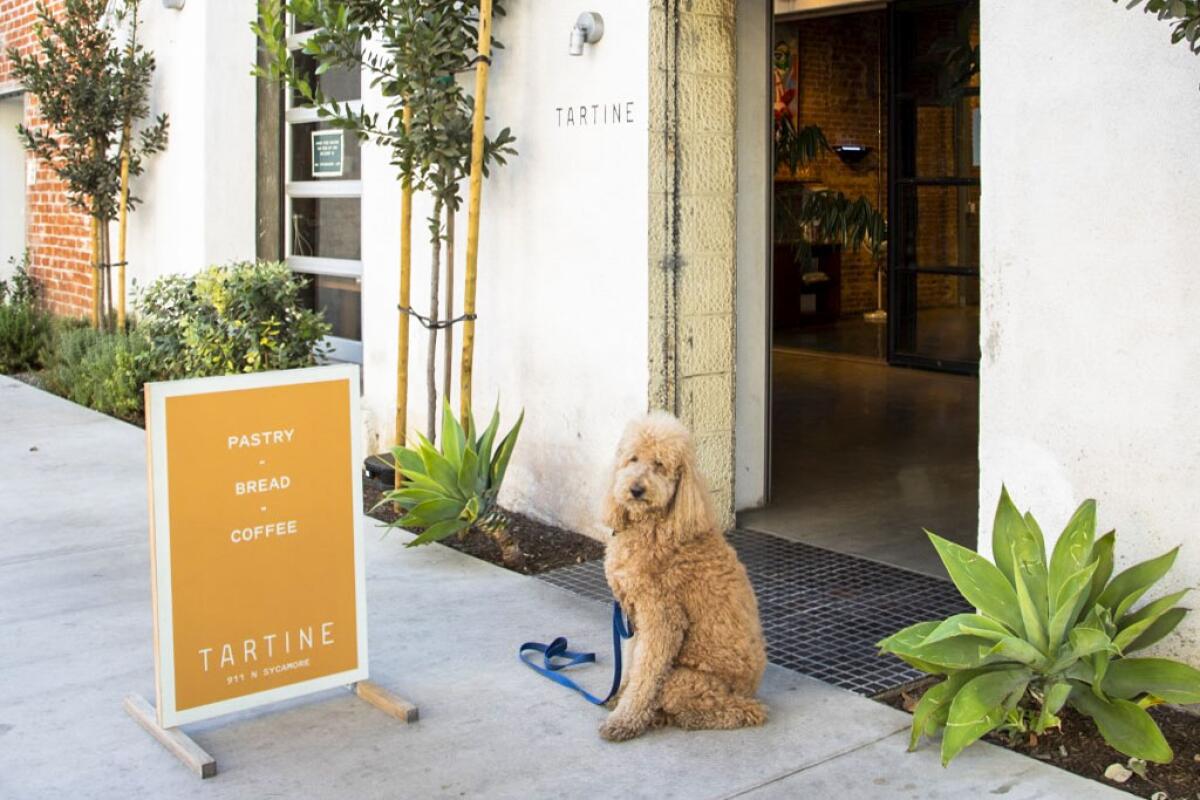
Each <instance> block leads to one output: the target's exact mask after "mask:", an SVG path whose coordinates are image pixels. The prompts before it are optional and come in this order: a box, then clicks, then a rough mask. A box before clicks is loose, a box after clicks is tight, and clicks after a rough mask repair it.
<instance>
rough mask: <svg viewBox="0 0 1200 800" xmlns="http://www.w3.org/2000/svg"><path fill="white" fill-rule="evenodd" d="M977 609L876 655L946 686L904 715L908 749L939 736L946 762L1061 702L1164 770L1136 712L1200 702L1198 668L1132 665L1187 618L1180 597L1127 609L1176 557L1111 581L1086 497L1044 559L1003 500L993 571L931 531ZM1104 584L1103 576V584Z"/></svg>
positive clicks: (1037, 539)
mask: <svg viewBox="0 0 1200 800" xmlns="http://www.w3.org/2000/svg"><path fill="white" fill-rule="evenodd" d="M926 533H927V534H928V535H929V538H930V540H931V541H932V542H933V545H934V547H935V548H937V551H938V555H940V556H941V559H942V563H943V564H945V565H946V570H947V572H949V573H950V578H951V579H952V580H953V581H954V584H955V586H957V587H958V590H959V591H960V592H961V593H962V596H963V597H964V598H966V600H967V602H969V603H971V604H972V605H973V606H975V607H976V609H977V612H976V613H974V614H956V615H954V616H952V617H950V618H948V619H945V620H935V621H932V622H922V623H919V624H917V625H913V626H911V627H909V628H905V629H904V630H902V631H900V632H898V633H896V634H894V635H892V636H890V637H888V638H887V639H884V640H883V641H882V642H880V643H879V645H878V646H879V648H880V649H881V650H882V651H883V652H885V653H892V654H893V655H896V656H899V657H900V658H901V659H903V660H904V661H906V662H907V663H909V664H911V665H912V666H914V667H916V668H917V669H919V670H921V671H923V672H926V673H929V674H932V675H944V676H945V678H946V679H945V680H944V681H943V682H941V683H939V684H937V685H935V686H933V687H932V688H930V689H929V690H928V691H927V692H926V693H925V695H924V696H923V697H922V698H921V701H920V703H919V704H918V705H917V707H916V709H914V712H913V724H912V737H911V740H910V744H909V749H910V750H912V749H914V748H915V747H916V746H917V743H918V742H919V741H920V738H921V736H922V734H924V735H927V736H930V737H932V736H934V735H936V734H937V733H938V732H939V731H942V730H944V733H943V735H942V765H943V766H945V765H946V764H949V763H950V761H951V760H952V759H953V758H954V757H955V756H957V755H958V754H959V753H960V752H962V750H963V749H964V748H965V747H967V746H968V745H970V744H971V743H973V742H974V741H975V740H977V739H979V738H980V737H981V736H983V735H985V734H987V733H989V732H990V731H994V730H998V731H1001V732H1007V733H1009V734H1011V735H1014V736H1015V735H1020V734H1023V733H1026V732H1028V731H1033V732H1034V733H1038V734H1041V733H1044V732H1045V731H1046V730H1047V729H1049V728H1054V727H1057V726H1058V725H1059V718H1058V716H1057V714H1058V713H1059V711H1060V710H1061V709H1062V708H1063V706H1064V705H1067V704H1069V705H1070V706H1071V707H1072V708H1074V709H1075V710H1076V711H1078V712H1080V713H1082V714H1085V715H1087V716H1089V717H1091V718H1092V719H1093V720H1094V721H1095V723H1096V725H1097V727H1098V728H1099V729H1100V733H1101V735H1102V736H1103V737H1104V739H1105V741H1107V742H1108V744H1109V745H1111V746H1112V747H1113V748H1115V749H1116V750H1119V751H1120V752H1122V753H1124V754H1125V755H1127V756H1130V757H1133V758H1140V759H1143V760H1145V761H1153V762H1157V763H1166V762H1168V761H1170V760H1171V759H1172V757H1173V754H1172V752H1171V748H1170V746H1169V745H1168V744H1167V741H1166V739H1165V738H1164V737H1163V735H1162V732H1161V731H1160V730H1159V728H1158V725H1157V724H1156V723H1155V722H1154V719H1153V718H1152V717H1151V716H1150V715H1149V714H1148V713H1147V712H1146V709H1147V708H1148V707H1150V706H1152V705H1155V704H1157V703H1161V702H1169V703H1197V702H1200V670H1196V669H1194V668H1192V667H1190V666H1188V665H1186V664H1182V663H1180V662H1178V661H1172V660H1170V659H1166V658H1131V657H1130V654H1132V653H1136V652H1137V651H1139V650H1143V649H1145V648H1147V647H1149V646H1150V645H1152V644H1154V643H1155V642H1158V641H1159V640H1161V639H1162V638H1163V637H1164V636H1166V635H1167V634H1169V633H1170V632H1171V631H1172V630H1173V629H1174V628H1175V626H1176V625H1178V624H1179V622H1180V620H1182V619H1183V618H1184V616H1185V615H1186V614H1187V609H1184V608H1180V607H1177V606H1176V603H1178V602H1179V601H1180V600H1181V599H1182V598H1183V596H1184V594H1186V593H1187V591H1188V590H1186V589H1185V590H1183V591H1180V592H1176V593H1174V594H1170V595H1167V596H1165V597H1161V598H1158V599H1155V600H1152V601H1150V602H1146V603H1143V604H1141V605H1140V606H1138V607H1137V608H1134V606H1135V604H1137V603H1138V601H1140V600H1141V599H1142V598H1143V596H1145V594H1146V593H1147V592H1148V591H1149V589H1150V587H1151V586H1153V585H1154V584H1155V583H1157V582H1158V580H1159V579H1160V578H1162V577H1163V576H1164V575H1165V574H1166V573H1167V571H1168V570H1169V569H1170V568H1171V565H1172V564H1173V563H1174V562H1175V556H1176V553H1177V552H1178V548H1175V549H1174V550H1171V551H1170V552H1168V553H1166V554H1164V555H1161V556H1159V557H1157V558H1153V559H1150V560H1149V561H1144V562H1142V563H1140V564H1136V565H1135V566H1132V567H1130V568H1129V569H1127V570H1125V571H1123V572H1121V573H1120V574H1118V575H1117V576H1116V577H1115V578H1114V577H1112V574H1113V546H1114V544H1115V542H1116V532H1115V531H1111V532H1109V533H1107V534H1105V535H1104V536H1101V537H1100V538H1098V539H1097V538H1096V536H1095V533H1096V503H1095V501H1094V500H1087V501H1085V502H1084V503H1083V504H1082V505H1080V506H1079V509H1078V510H1077V511H1076V512H1075V514H1074V516H1072V517H1071V519H1070V521H1069V522H1068V523H1067V526H1066V528H1065V529H1064V530H1063V532H1062V535H1061V536H1059V538H1058V542H1057V543H1056V544H1055V546H1054V552H1053V554H1052V555H1051V556H1050V559H1049V561H1047V559H1046V546H1045V540H1044V538H1043V536H1042V531H1041V529H1040V528H1039V527H1038V524H1037V521H1036V520H1035V519H1034V518H1033V515H1032V514H1029V513H1026V514H1024V515H1022V514H1021V513H1020V512H1019V511H1018V510H1017V507H1016V506H1015V505H1014V504H1013V501H1012V498H1010V497H1009V495H1008V491H1007V489H1005V490H1002V491H1001V493H1000V505H999V507H998V508H997V510H996V521H995V527H994V528H993V533H992V547H993V557H994V559H995V563H994V564H993V563H992V562H990V561H988V560H987V559H986V558H983V557H981V556H980V555H979V554H977V553H975V552H974V551H972V550H969V549H967V548H965V547H961V546H959V545H956V544H954V543H953V542H948V541H946V540H945V539H942V538H941V537H939V536H936V535H934V534H933V533H929V531H926ZM1110 579H1111V580H1110Z"/></svg>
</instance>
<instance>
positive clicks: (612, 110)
mask: <svg viewBox="0 0 1200 800" xmlns="http://www.w3.org/2000/svg"><path fill="white" fill-rule="evenodd" d="M554 113H555V118H556V120H557V123H558V124H557V127H559V128H600V127H605V126H609V127H612V126H614V125H633V124H634V101H632V100H619V101H616V102H608V103H578V104H571V105H566V106H555V108H554Z"/></svg>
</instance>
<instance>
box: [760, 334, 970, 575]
mask: <svg viewBox="0 0 1200 800" xmlns="http://www.w3.org/2000/svg"><path fill="white" fill-rule="evenodd" d="M774 373H775V374H774V381H775V384H774V393H773V427H772V438H773V448H772V460H771V461H772V463H771V483H772V498H771V503H770V504H769V505H768V506H767V507H765V508H762V509H756V510H753V511H748V512H743V513H742V514H740V515H739V518H738V524H739V526H741V527H743V528H749V529H752V530H758V531H763V532H766V533H772V534H775V535H778V536H783V537H785V538H789V539H794V540H796V541H802V542H807V543H809V544H812V545H816V546H818V547H824V548H828V549H831V550H836V551H838V552H842V553H848V554H850V555H857V556H863V557H866V558H870V559H874V560H878V561H882V562H885V563H888V564H893V565H896V566H900V567H905V568H908V569H913V570H917V571H920V572H924V573H926V574H930V575H939V576H945V572H944V570H943V568H942V565H941V562H940V561H939V559H938V557H937V554H936V552H935V551H934V549H933V547H932V546H931V545H930V543H929V540H928V538H927V537H926V536H925V534H924V533H923V532H922V528H928V529H929V530H931V531H933V532H934V533H937V534H938V535H940V536H943V537H945V538H947V539H950V540H951V541H955V542H958V543H959V544H963V545H967V546H971V547H973V546H974V545H975V542H976V536H977V525H978V517H977V508H978V492H979V489H978V485H979V463H978V458H977V442H978V425H979V423H978V420H979V392H978V385H979V384H978V379H976V378H974V377H966V376H960V375H950V374H944V373H937V372H928V371H920V370H913V369H904V368H900V367H889V366H887V365H886V364H883V363H878V364H876V363H870V362H865V361H848V360H844V359H834V358H827V357H822V356H816V355H806V354H802V353H796V352H792V351H786V350H779V349H777V350H776V351H775V352H774Z"/></svg>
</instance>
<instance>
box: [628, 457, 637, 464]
mask: <svg viewBox="0 0 1200 800" xmlns="http://www.w3.org/2000/svg"><path fill="white" fill-rule="evenodd" d="M629 463H630V464H636V463H637V456H630V457H629Z"/></svg>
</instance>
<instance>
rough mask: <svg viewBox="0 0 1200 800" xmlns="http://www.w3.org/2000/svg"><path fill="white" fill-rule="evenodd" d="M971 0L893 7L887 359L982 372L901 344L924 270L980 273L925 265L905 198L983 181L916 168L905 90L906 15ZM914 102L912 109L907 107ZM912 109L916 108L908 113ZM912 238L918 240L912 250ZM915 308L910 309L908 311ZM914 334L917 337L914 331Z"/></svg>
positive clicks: (904, 2) (907, 0) (918, 0)
mask: <svg viewBox="0 0 1200 800" xmlns="http://www.w3.org/2000/svg"><path fill="white" fill-rule="evenodd" d="M968 2H969V0H899V2H895V3H892V4H891V5H890V6H889V7H888V154H889V158H888V254H887V258H888V280H887V284H888V286H887V295H888V326H887V328H888V329H887V356H888V363H889V364H892V365H895V366H904V367H917V368H921V369H931V370H938V371H942V372H953V373H960V374H965V375H978V374H979V362H978V361H956V360H949V359H944V358H937V357H934V356H928V355H923V354H920V353H912V352H901V351H899V350H898V348H897V339H898V338H899V335H898V334H899V329H900V326H901V325H905V326H913V331H914V333H915V325H916V313H915V312H916V306H917V278H918V276H920V275H953V276H958V277H968V278H969V277H973V278H979V274H980V273H979V268H978V267H977V266H976V267H971V266H962V265H936V266H921V265H920V264H918V263H917V260H916V253H915V236H914V235H910V234H915V230H916V223H917V214H918V213H919V210H918V209H917V208H916V207H915V203H910V202H906V199H905V198H906V196H907V194H908V192H907V191H905V190H909V189H915V188H916V187H919V186H940V187H958V186H979V185H980V179H979V178H963V177H951V176H920V175H918V174H917V169H916V147H915V141H916V139H915V133H916V110H915V100H916V98H915V96H913V95H912V94H911V93H908V92H905V91H903V89H904V87H903V81H902V77H903V73H902V70H903V68H904V64H905V59H906V58H907V57H908V56H910V55H911V53H910V50H911V45H912V43H913V42H912V37H910V36H907V35H905V34H906V31H905V30H903V26H902V21H901V16H902V15H904V14H905V13H906V12H910V11H913V10H917V9H922V8H934V7H938V6H947V5H966V4H967V3H968ZM906 104H912V106H913V107H912V108H911V109H907V108H906V107H905V105H906ZM910 110H911V113H906V112H908V111H910ZM909 243H914V248H913V251H912V252H907V251H908V249H909V248H908V245H909ZM909 311H911V313H906V312H909ZM914 338H915V337H914Z"/></svg>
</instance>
